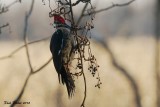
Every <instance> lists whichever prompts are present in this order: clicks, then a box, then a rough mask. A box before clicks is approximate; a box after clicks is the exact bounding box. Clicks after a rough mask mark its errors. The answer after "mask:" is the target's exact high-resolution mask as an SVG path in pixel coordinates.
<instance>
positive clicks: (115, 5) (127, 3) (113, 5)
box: [83, 0, 135, 16]
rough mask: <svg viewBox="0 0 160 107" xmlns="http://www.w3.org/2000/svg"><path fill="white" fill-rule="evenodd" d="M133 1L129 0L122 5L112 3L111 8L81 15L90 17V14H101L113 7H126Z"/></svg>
mask: <svg viewBox="0 0 160 107" xmlns="http://www.w3.org/2000/svg"><path fill="white" fill-rule="evenodd" d="M134 1H135V0H131V1H129V2H126V3H122V4H115V3H112V5H111V6H109V7H107V8H104V9H100V10H95V11H94V12H91V13H89V14H88V13H86V14H83V16H88V15H91V14H96V13H100V12H103V11H107V10H109V9H112V8H114V7H123V6H127V5H129V4H131V3H132V2H134Z"/></svg>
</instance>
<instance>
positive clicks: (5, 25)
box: [0, 23, 9, 34]
mask: <svg viewBox="0 0 160 107" xmlns="http://www.w3.org/2000/svg"><path fill="white" fill-rule="evenodd" d="M7 26H9V23H6V24H4V25H2V26H0V34H1V30H2V28H5V27H7Z"/></svg>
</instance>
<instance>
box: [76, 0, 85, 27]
mask: <svg viewBox="0 0 160 107" xmlns="http://www.w3.org/2000/svg"><path fill="white" fill-rule="evenodd" d="M87 6H88V2H87V3H86V4H85V6H84V7H83V10H82V12H81V15H80V17H79V18H78V21H77V23H76V25H79V23H80V21H81V20H82V18H83V14H84V12H85V10H86V8H87Z"/></svg>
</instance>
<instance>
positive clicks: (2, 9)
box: [0, 0, 21, 14]
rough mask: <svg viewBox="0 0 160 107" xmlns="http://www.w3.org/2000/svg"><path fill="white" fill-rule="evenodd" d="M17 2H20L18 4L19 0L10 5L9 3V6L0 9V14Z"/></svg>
mask: <svg viewBox="0 0 160 107" xmlns="http://www.w3.org/2000/svg"><path fill="white" fill-rule="evenodd" d="M17 2H20V3H21V0H15V1H13V2H12V3H10V4H9V5H7V6H5V7H0V14H2V13H6V12H7V11H8V10H9V8H10V7H11V6H13V5H14V4H16V3H17Z"/></svg>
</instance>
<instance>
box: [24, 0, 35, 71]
mask: <svg viewBox="0 0 160 107" xmlns="http://www.w3.org/2000/svg"><path fill="white" fill-rule="evenodd" d="M33 6H34V0H32V3H31V7H30V10H29V12H28V13H26V16H25V27H24V31H23V32H24V43H25V49H26V54H27V59H28V64H29V67H30V69H31V72H33V67H32V64H31V59H30V55H29V49H28V38H27V29H28V20H29V17H30V16H31V13H32V11H33Z"/></svg>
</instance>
